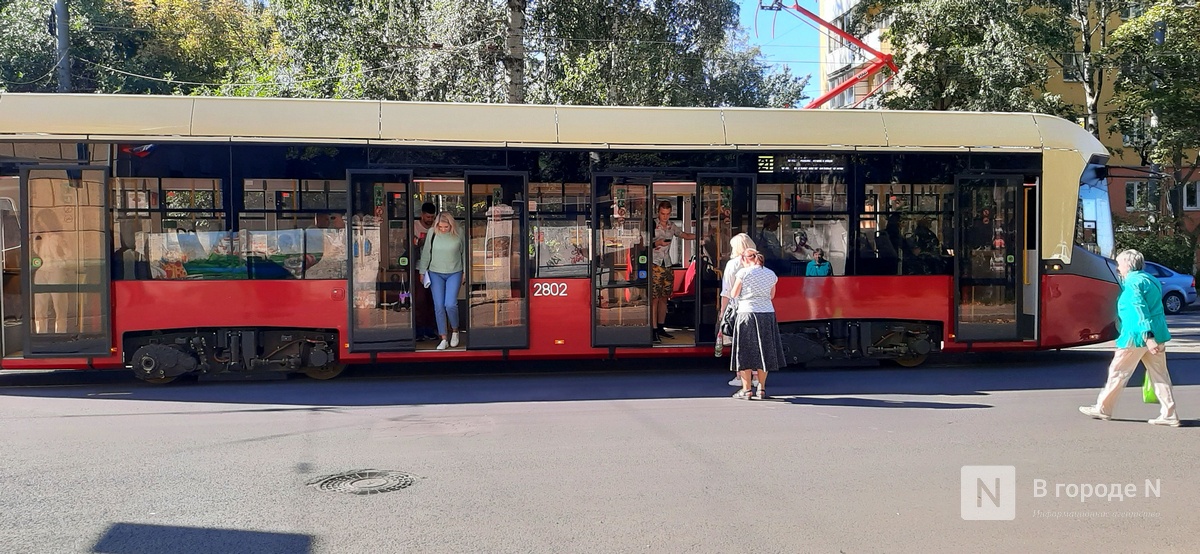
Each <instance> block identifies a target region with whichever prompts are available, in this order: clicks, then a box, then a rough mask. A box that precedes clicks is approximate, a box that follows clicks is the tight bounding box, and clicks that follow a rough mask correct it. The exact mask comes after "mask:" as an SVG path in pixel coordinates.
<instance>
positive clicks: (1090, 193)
mask: <svg viewBox="0 0 1200 554" xmlns="http://www.w3.org/2000/svg"><path fill="white" fill-rule="evenodd" d="M1107 169H1108V168H1107V167H1105V166H1103V165H1099V164H1088V166H1087V168H1086V169H1084V171H1083V176H1082V177H1080V181H1079V208H1078V215H1077V216H1076V218H1075V242H1076V243H1077V244H1078V245H1079V246H1080V247H1082V248H1085V249H1087V250H1088V251H1090V252H1094V253H1096V254H1099V255H1101V256H1104V257H1106V258H1111V257H1113V247H1114V238H1113V224H1112V208H1111V206H1110V205H1109V204H1110V203H1109V198H1108V171H1107Z"/></svg>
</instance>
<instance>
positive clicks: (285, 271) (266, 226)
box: [238, 179, 346, 279]
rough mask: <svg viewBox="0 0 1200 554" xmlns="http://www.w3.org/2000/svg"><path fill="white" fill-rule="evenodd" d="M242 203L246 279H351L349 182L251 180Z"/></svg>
mask: <svg viewBox="0 0 1200 554" xmlns="http://www.w3.org/2000/svg"><path fill="white" fill-rule="evenodd" d="M242 198H243V209H242V210H241V212H240V213H239V214H238V228H239V229H240V230H241V231H240V233H239V235H238V246H239V248H238V254H239V259H240V261H241V263H242V264H243V266H244V267H245V268H246V275H245V277H246V278H249V279H345V278H346V236H345V227H346V226H345V213H344V211H345V207H346V182H345V181H338V180H295V179H247V180H246V181H244V182H243V191H242Z"/></svg>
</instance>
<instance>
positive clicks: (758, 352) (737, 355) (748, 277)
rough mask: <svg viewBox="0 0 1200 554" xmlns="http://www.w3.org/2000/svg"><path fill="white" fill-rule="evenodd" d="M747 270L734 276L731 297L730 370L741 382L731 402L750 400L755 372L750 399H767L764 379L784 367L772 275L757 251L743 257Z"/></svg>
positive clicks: (750, 251) (775, 279)
mask: <svg viewBox="0 0 1200 554" xmlns="http://www.w3.org/2000/svg"><path fill="white" fill-rule="evenodd" d="M742 258H743V259H744V260H745V261H744V263H745V264H746V267H743V268H742V269H741V270H739V271H738V273H737V281H736V282H734V284H733V291H732V294H731V296H732V297H733V298H736V299H737V323H736V324H734V332H733V352H732V353H731V355H730V358H731V360H730V369H731V370H733V371H737V372H738V376H740V377H741V378H742V390H740V391H738V392H737V393H736V394H734V395H733V397H734V398H745V399H749V398H751V391H750V387H751V374H752V372H754V371H755V370H758V385H757V389H756V390H755V391H754V393H753V398H755V399H757V400H762V399H763V398H766V397H767V393H766V386H767V375H768V374H769V373H770V372H772V371H775V370H776V369H779V368H781V367H783V366H785V365H787V362H786V357H785V354H784V352H783V338H782V337H781V336H780V335H779V325H778V323H777V322H776V320H775V305H774V304H773V303H772V299H773V298H775V284H776V283H778V282H779V278H778V277H776V276H775V272H773V271H771V270H769V269H767V268H765V267H763V256H762V254H759V253H758V251H756V250H747V251H746V252H745V254H743V255H742Z"/></svg>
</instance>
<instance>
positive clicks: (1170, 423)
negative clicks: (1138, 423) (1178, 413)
mask: <svg viewBox="0 0 1200 554" xmlns="http://www.w3.org/2000/svg"><path fill="white" fill-rule="evenodd" d="M1146 423H1149V424H1150V425H1163V426H1166V427H1179V420H1178V419H1163V418H1161V417H1156V418H1154V419H1151V420H1147V421H1146Z"/></svg>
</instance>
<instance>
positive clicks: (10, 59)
mask: <svg viewBox="0 0 1200 554" xmlns="http://www.w3.org/2000/svg"><path fill="white" fill-rule="evenodd" d="M47 6H48V4H47V3H46V2H44V1H36V0H9V1H8V2H6V3H4V4H0V27H3V28H4V29H5V32H4V33H2V34H0V87H4V88H6V89H8V90H12V91H28V92H48V91H53V90H55V79H53V76H52V75H51V73H52V72H53V70H54V67H55V64H56V62H57V55H56V53H55V48H54V37H53V36H52V35H50V33H49V32H48V29H47V26H48V24H47V20H46V18H47V15H48V11H47ZM69 9H70V11H71V17H70V24H71V29H70V37H69V38H70V54H71V59H70V60H69V62H70V65H71V71H72V75H73V81H74V84H75V88H76V90H80V91H87V92H92V91H95V92H119V93H158V94H171V93H176V92H189V91H191V90H194V89H196V88H197V86H198V85H194V84H189V83H214V82H219V81H221V80H223V79H224V78H225V77H226V75H227V74H228V72H229V70H230V68H232V67H233V66H234V65H236V64H237V63H239V62H240V61H241V60H244V59H246V58H248V57H249V56H250V51H251V48H250V43H248V42H246V41H245V37H253V36H256V35H257V34H258V33H259V32H260V31H259V29H260V24H259V19H258V16H259V11H260V10H261V6H255V5H253V4H247V3H245V2H242V1H241V0H203V1H190V0H157V1H154V2H152V1H150V0H130V1H124V0H73V1H72V2H70V4H69Z"/></svg>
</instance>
